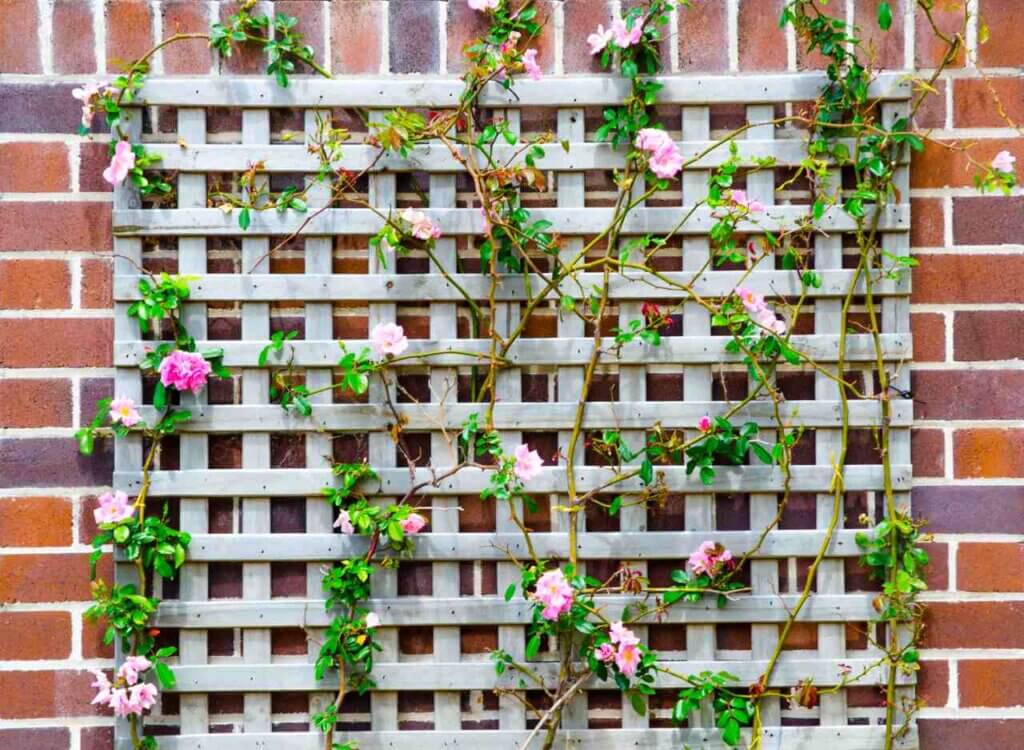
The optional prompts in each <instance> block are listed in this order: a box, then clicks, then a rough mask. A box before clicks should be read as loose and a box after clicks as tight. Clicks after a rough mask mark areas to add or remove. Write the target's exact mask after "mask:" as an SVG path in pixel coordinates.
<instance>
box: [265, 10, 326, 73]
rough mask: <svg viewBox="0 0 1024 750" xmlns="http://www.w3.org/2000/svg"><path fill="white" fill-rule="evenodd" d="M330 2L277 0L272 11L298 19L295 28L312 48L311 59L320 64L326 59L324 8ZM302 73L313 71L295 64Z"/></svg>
mask: <svg viewBox="0 0 1024 750" xmlns="http://www.w3.org/2000/svg"><path fill="white" fill-rule="evenodd" d="M330 7H331V3H311V2H309V0H277V2H275V3H274V13H283V14H284V15H286V16H294V17H295V18H297V19H298V21H299V22H298V25H297V27H296V28H297V29H298V31H299V33H301V34H302V38H303V40H304V42H305V43H306V44H308V45H309V46H310V47H312V48H313V59H314V60H316V61H317V62H318V63H319V64H320V65H323V64H324V63H325V62H326V60H327V50H325V49H324V10H325V8H326V9H327V10H328V11H329V10H330ZM296 67H297V68H298V69H299V70H300V71H301V72H303V73H314V72H315V71H313V70H312V69H310V68H307V67H306V66H305V65H302V66H296Z"/></svg>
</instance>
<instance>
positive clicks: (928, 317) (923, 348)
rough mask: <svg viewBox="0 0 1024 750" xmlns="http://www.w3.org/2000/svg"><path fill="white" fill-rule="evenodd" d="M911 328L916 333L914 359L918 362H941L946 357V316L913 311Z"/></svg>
mask: <svg viewBox="0 0 1024 750" xmlns="http://www.w3.org/2000/svg"><path fill="white" fill-rule="evenodd" d="M910 329H911V331H912V332H913V334H914V359H915V360H916V361H917V362H941V361H943V360H944V359H945V358H946V316H944V315H940V314H939V313H913V314H911V316H910Z"/></svg>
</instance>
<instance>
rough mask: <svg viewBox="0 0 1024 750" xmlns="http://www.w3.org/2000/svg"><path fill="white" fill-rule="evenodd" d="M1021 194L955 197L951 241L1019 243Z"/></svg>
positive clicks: (1023, 219) (1023, 221) (1023, 217)
mask: <svg viewBox="0 0 1024 750" xmlns="http://www.w3.org/2000/svg"><path fill="white" fill-rule="evenodd" d="M1022 237H1024V196H1014V197H1011V198H1006V197H1003V196H998V197H989V198H954V199H953V241H954V242H955V243H956V244H958V245H1019V244H1020V243H1021V238H1022Z"/></svg>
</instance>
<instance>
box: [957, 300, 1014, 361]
mask: <svg viewBox="0 0 1024 750" xmlns="http://www.w3.org/2000/svg"><path fill="white" fill-rule="evenodd" d="M1022 334H1024V313H1020V312H1009V311H974V310H970V311H963V312H957V313H956V316H955V317H954V318H953V356H954V359H956V360H957V361H958V362H979V361H994V360H1009V359H1020V358H1021V357H1024V335H1022Z"/></svg>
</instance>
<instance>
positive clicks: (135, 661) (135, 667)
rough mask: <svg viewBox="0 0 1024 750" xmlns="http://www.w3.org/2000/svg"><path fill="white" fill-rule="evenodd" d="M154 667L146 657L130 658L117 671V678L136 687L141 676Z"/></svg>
mask: <svg viewBox="0 0 1024 750" xmlns="http://www.w3.org/2000/svg"><path fill="white" fill-rule="evenodd" d="M152 666H153V663H152V662H151V661H150V660H149V659H147V658H146V657H145V656H129V657H128V658H127V659H125V660H124V664H122V665H121V668H120V669H118V670H117V676H118V677H120V678H121V679H122V680H124V681H125V682H126V683H128V684H129V685H134V684H135V683H136V682H138V681H139V675H141V674H142V673H143V672H145V671H146V670H147V669H149V668H150V667H152Z"/></svg>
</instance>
